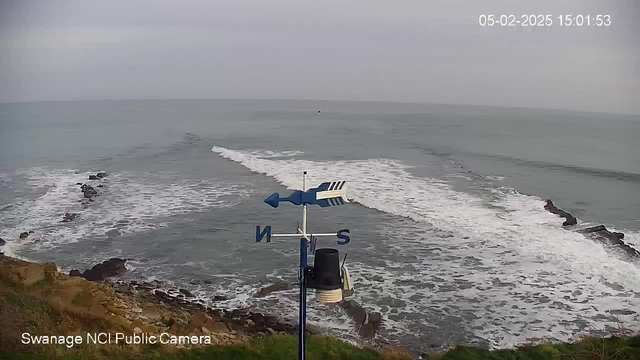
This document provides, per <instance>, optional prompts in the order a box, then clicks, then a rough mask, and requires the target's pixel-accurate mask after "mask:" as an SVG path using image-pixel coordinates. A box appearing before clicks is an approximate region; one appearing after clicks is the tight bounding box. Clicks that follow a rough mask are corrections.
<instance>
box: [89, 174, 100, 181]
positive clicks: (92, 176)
mask: <svg viewBox="0 0 640 360" xmlns="http://www.w3.org/2000/svg"><path fill="white" fill-rule="evenodd" d="M89 180H98V177H97V176H95V175H89Z"/></svg>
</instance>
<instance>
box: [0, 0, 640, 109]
mask: <svg viewBox="0 0 640 360" xmlns="http://www.w3.org/2000/svg"><path fill="white" fill-rule="evenodd" d="M0 6H2V10H3V11H2V12H0V13H1V14H2V15H0V30H2V32H1V33H0V51H1V52H0V81H2V84H3V85H2V86H1V87H0V101H30V100H52V99H54V100H65V99H99V98H194V97H195V98H232V97H233V98H235V97H239V98H293V99H295V98H305V99H333V100H379V101H407V102H442V103H453V104H480V105H497V106H522V107H540V108H565V109H580V110H588V111H606V112H631V113H640V104H637V102H636V101H635V99H637V98H640V94H639V92H638V80H639V69H638V64H637V61H636V59H637V58H638V55H639V54H640V52H639V49H638V39H637V30H638V28H637V24H636V23H637V19H635V22H634V16H633V14H634V13H635V14H636V15H638V13H637V10H638V7H637V6H636V5H635V3H634V2H633V1H630V0H629V1H605V0H601V1H595V0H590V1H580V0H575V1H565V2H557V1H551V0H547V1H533V0H531V1H526V2H515V1H506V0H504V1H424V0H423V1H397V2H391V1H378V0H369V1H335V0H331V1H322V2H318V1H295V2H294V1H284V0H254V1H159V0H157V1H110V2H105V1H87V0H83V1H67V0H63V1H55V2H33V1H19V2H17V1H11V2H10V1H4V2H2V5H0ZM482 13H497V14H499V13H515V14H522V13H534V14H538V13H552V14H555V15H557V14H560V13H573V14H576V13H611V14H612V18H613V21H614V26H612V27H611V28H607V29H603V28H597V29H596V28H591V29H585V28H582V29H578V28H573V29H566V28H560V27H557V26H555V27H552V28H550V29H517V28H490V29H489V28H482V27H480V26H479V25H478V23H477V18H478V15H479V14H482Z"/></svg>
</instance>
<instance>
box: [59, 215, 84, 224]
mask: <svg viewBox="0 0 640 360" xmlns="http://www.w3.org/2000/svg"><path fill="white" fill-rule="evenodd" d="M79 215H80V214H76V213H66V214H64V217H63V218H62V222H65V223H66V222H71V221H73V220H75V219H76V218H77V217H78V216H79Z"/></svg>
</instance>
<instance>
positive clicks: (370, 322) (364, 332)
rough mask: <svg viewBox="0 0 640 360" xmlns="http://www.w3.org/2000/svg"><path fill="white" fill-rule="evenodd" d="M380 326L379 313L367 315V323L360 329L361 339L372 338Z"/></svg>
mask: <svg viewBox="0 0 640 360" xmlns="http://www.w3.org/2000/svg"><path fill="white" fill-rule="evenodd" d="M381 326H382V314H380V313H379V312H372V313H369V317H368V318H367V321H366V322H365V323H364V324H363V325H362V327H361V328H360V331H359V334H360V336H362V337H363V338H367V339H368V338H372V337H374V336H375V335H376V333H377V332H378V330H380V327H381Z"/></svg>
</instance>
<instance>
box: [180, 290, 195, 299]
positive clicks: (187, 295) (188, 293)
mask: <svg viewBox="0 0 640 360" xmlns="http://www.w3.org/2000/svg"><path fill="white" fill-rule="evenodd" d="M178 291H180V292H181V293H183V294H184V296H186V297H196V296H195V295H193V294H192V293H191V291H189V290H187V289H178Z"/></svg>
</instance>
